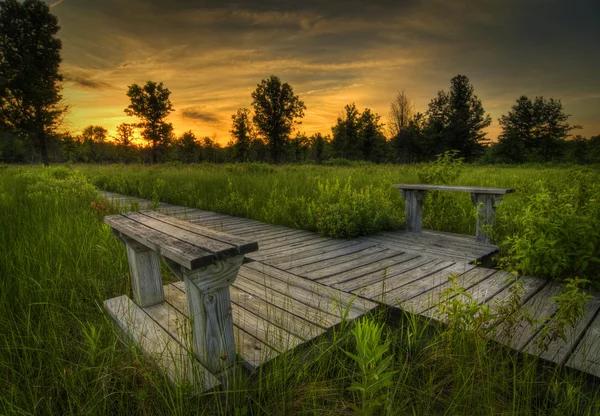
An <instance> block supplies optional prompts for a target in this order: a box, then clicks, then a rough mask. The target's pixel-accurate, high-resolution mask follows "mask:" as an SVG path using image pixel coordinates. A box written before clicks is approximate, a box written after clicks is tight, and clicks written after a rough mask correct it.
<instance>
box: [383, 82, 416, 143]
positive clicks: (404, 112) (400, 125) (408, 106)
mask: <svg viewBox="0 0 600 416" xmlns="http://www.w3.org/2000/svg"><path fill="white" fill-rule="evenodd" d="M414 111H415V105H414V104H413V102H412V101H411V99H410V98H408V96H407V95H406V93H405V92H404V90H402V92H399V93H398V94H397V95H396V97H395V98H394V100H393V101H392V103H391V104H390V116H389V123H388V130H389V133H390V137H391V138H394V137H396V136H398V135H399V134H400V132H401V131H402V130H403V129H405V128H407V127H408V123H409V122H410V121H411V120H412V118H413V115H414Z"/></svg>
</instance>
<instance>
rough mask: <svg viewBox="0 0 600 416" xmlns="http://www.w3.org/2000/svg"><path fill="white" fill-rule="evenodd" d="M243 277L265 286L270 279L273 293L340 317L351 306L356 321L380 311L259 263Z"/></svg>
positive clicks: (249, 266) (245, 268)
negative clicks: (289, 295) (281, 294)
mask: <svg viewBox="0 0 600 416" xmlns="http://www.w3.org/2000/svg"><path fill="white" fill-rule="evenodd" d="M240 276H243V277H245V278H247V279H249V280H252V281H254V282H256V283H257V284H261V283H262V284H263V285H264V284H265V283H264V282H265V281H266V279H268V278H270V279H271V280H269V283H268V286H269V287H270V288H272V289H273V290H276V291H278V292H280V293H284V294H285V293H291V294H293V297H294V298H295V299H297V300H299V301H301V302H302V303H305V304H306V305H308V306H311V307H313V308H316V309H319V310H321V311H323V312H328V313H330V314H333V315H335V316H339V317H341V316H342V315H343V312H344V310H345V308H346V307H347V306H348V305H351V306H350V309H349V313H348V318H349V319H354V318H357V317H359V316H361V315H362V314H364V313H365V312H367V311H369V310H372V309H374V308H376V307H377V304H376V303H374V302H371V301H369V300H366V299H361V298H358V297H357V296H355V295H352V294H349V293H345V292H342V291H339V290H336V289H333V288H330V287H327V286H325V285H321V284H319V283H316V282H313V281H311V280H308V279H303V278H301V277H299V276H296V275H293V274H291V273H288V272H285V271H283V270H279V269H276V268H274V267H271V266H267V265H265V264H262V263H259V262H254V263H248V264H245V265H244V266H243V267H242V268H241V269H240ZM290 286H291V287H292V288H290ZM292 289H293V290H292Z"/></svg>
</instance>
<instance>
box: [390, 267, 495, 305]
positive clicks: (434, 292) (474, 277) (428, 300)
mask: <svg viewBox="0 0 600 416" xmlns="http://www.w3.org/2000/svg"><path fill="white" fill-rule="evenodd" d="M495 272H496V271H495V270H492V269H486V268H483V267H477V268H474V269H471V270H469V271H468V272H466V273H463V274H461V275H459V276H457V282H458V284H459V285H460V286H462V287H464V288H465V289H468V288H470V287H471V286H473V285H475V284H477V283H479V282H480V281H482V280H484V279H487V278H488V277H490V276H491V275H493V274H494V273H495ZM448 287H450V283H449V282H448V281H446V282H445V283H443V284H441V285H438V286H435V287H434V288H433V289H431V290H429V291H427V292H424V293H422V294H420V295H418V296H414V297H411V298H410V299H408V300H406V301H404V302H401V303H400V304H399V305H395V306H399V307H401V308H402V309H404V310H405V311H408V312H412V313H414V314H419V315H421V314H423V313H424V312H425V311H426V310H428V309H430V308H432V307H434V306H435V305H436V304H438V303H439V302H440V296H441V293H442V292H443V291H444V290H446V289H447V288H448ZM386 300H388V301H390V300H391V299H386Z"/></svg>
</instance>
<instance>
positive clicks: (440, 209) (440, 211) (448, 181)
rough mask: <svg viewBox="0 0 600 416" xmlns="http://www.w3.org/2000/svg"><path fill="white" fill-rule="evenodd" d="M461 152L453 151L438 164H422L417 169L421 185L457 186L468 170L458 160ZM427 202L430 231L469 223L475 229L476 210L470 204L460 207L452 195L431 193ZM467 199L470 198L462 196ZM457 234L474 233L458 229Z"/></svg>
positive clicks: (460, 160) (426, 217)
mask: <svg viewBox="0 0 600 416" xmlns="http://www.w3.org/2000/svg"><path fill="white" fill-rule="evenodd" d="M458 153H459V152H458V151H457V150H449V151H447V152H444V153H442V154H439V155H437V159H436V160H435V161H434V162H430V163H426V164H421V165H419V166H418V168H417V176H418V178H419V183H425V184H434V185H453V184H454V183H455V182H456V181H457V180H458V178H459V177H460V175H461V173H462V172H463V170H464V167H465V165H464V162H463V158H461V157H458ZM427 194H428V195H427V198H426V200H425V202H424V204H423V206H424V207H423V210H424V212H425V217H424V219H423V224H424V226H425V227H427V228H432V229H434V230H439V229H444V228H449V227H450V224H457V223H465V222H467V221H470V222H469V225H471V226H472V225H475V219H474V218H473V215H474V209H473V207H472V206H471V205H470V204H467V205H466V207H465V206H464V205H457V204H456V198H457V195H453V194H452V193H451V192H442V191H431V192H428V193H427ZM458 197H459V198H460V197H463V199H464V197H466V195H459V196H458ZM453 230H454V231H457V232H471V228H466V229H457V228H454V229H453Z"/></svg>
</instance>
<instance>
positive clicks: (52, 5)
mask: <svg viewBox="0 0 600 416" xmlns="http://www.w3.org/2000/svg"><path fill="white" fill-rule="evenodd" d="M63 1H65V0H56V1H55V2H54V3H52V4H50V8H51V9H53V8H54V7H56V6H58V5H59V4H61V3H62V2H63Z"/></svg>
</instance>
